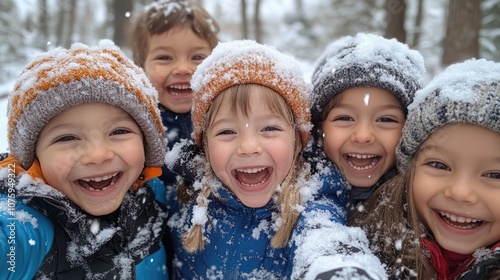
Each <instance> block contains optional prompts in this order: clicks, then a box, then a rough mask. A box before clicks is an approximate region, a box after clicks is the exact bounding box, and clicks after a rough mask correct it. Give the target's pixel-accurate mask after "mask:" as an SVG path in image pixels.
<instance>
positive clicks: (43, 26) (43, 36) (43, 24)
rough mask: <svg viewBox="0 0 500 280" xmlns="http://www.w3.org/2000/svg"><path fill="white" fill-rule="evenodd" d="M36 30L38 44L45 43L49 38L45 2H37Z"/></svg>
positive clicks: (43, 0) (45, 0) (44, 0)
mask: <svg viewBox="0 0 500 280" xmlns="http://www.w3.org/2000/svg"><path fill="white" fill-rule="evenodd" d="M38 11H39V12H38V28H39V31H40V32H39V33H38V36H39V39H38V41H40V42H45V43H46V42H47V41H48V38H49V15H48V13H47V0H39V1H38Z"/></svg>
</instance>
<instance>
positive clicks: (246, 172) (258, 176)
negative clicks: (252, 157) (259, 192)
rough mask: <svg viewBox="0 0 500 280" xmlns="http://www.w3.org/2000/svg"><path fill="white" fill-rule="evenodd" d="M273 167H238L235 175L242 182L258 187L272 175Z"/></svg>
mask: <svg viewBox="0 0 500 280" xmlns="http://www.w3.org/2000/svg"><path fill="white" fill-rule="evenodd" d="M271 173H272V169H271V168H269V167H260V168H249V169H236V170H235V171H233V176H234V178H236V180H238V182H239V183H240V184H242V185H243V186H246V187H256V186H260V185H262V184H264V183H265V182H266V181H267V179H269V177H270V176H271Z"/></svg>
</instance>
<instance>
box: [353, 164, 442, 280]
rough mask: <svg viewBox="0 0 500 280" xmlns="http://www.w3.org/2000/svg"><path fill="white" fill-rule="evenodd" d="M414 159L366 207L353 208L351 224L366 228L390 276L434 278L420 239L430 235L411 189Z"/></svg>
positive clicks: (374, 194)
mask: <svg viewBox="0 0 500 280" xmlns="http://www.w3.org/2000/svg"><path fill="white" fill-rule="evenodd" d="M415 162H416V156H414V157H413V159H412V162H411V164H410V165H409V167H408V169H407V170H404V171H403V172H401V173H400V174H398V175H396V176H395V177H394V178H392V179H390V180H389V181H387V182H385V183H384V184H383V185H382V186H380V188H378V189H377V190H376V191H375V192H374V193H373V194H372V196H370V198H369V199H368V200H367V201H366V203H365V205H364V207H362V208H357V209H354V210H353V211H354V212H353V213H352V215H351V217H350V220H349V225H351V226H360V227H361V228H363V229H364V230H365V232H366V233H367V236H368V238H369V239H370V247H371V249H372V250H373V251H374V252H375V253H376V255H377V256H378V257H379V258H380V259H381V261H382V262H383V263H385V264H386V265H387V270H388V271H387V272H388V273H389V275H396V276H398V277H400V278H403V279H404V278H414V279H416V278H418V279H431V278H432V277H434V276H435V272H434V269H433V267H432V265H431V263H430V260H429V257H428V256H427V255H426V253H425V250H423V249H422V247H421V246H420V241H419V240H420V238H422V237H430V234H429V233H428V231H427V230H426V228H425V227H424V226H423V225H422V223H421V222H420V218H419V215H418V212H417V209H416V207H415V203H414V199H413V192H412V182H413V178H414V170H415Z"/></svg>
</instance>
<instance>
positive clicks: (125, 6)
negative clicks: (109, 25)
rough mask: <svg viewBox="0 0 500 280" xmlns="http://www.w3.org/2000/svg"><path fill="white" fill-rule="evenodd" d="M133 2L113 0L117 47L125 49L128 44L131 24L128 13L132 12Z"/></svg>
mask: <svg viewBox="0 0 500 280" xmlns="http://www.w3.org/2000/svg"><path fill="white" fill-rule="evenodd" d="M132 9H133V3H132V0H113V14H114V20H113V30H114V33H113V41H114V42H115V44H116V45H117V46H121V47H124V46H126V44H127V33H126V31H127V27H128V24H130V22H129V20H128V17H127V13H128V12H132Z"/></svg>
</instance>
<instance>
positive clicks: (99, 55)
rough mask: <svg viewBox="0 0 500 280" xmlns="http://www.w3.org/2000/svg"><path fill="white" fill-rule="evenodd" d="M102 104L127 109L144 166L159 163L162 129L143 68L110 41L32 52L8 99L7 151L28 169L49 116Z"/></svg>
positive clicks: (162, 152) (154, 93) (162, 154)
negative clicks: (137, 129) (142, 146)
mask: <svg viewBox="0 0 500 280" xmlns="http://www.w3.org/2000/svg"><path fill="white" fill-rule="evenodd" d="M91 102H99V103H106V104H110V105H113V106H116V107H119V108H121V109H123V110H124V111H125V112H127V113H128V114H130V116H132V118H134V120H135V121H136V122H137V124H138V125H139V127H140V128H141V130H142V132H143V134H144V138H145V152H146V161H145V165H147V166H162V165H163V164H164V158H165V150H166V148H165V140H164V134H165V131H164V128H163V125H162V122H161V118H160V114H159V110H158V107H157V103H158V93H157V91H156V90H155V89H154V87H153V86H152V85H151V83H150V81H149V79H148V78H147V77H146V75H145V74H144V72H143V70H142V69H141V68H139V67H138V66H136V65H135V64H134V63H133V62H132V61H131V60H130V59H128V58H127V57H126V56H125V54H124V53H123V52H122V51H121V50H120V49H119V48H118V47H117V46H115V44H114V43H113V42H112V41H110V40H102V41H100V42H99V45H98V46H96V47H89V46H86V45H84V44H81V43H75V44H73V45H72V46H71V48H70V49H63V48H57V49H54V50H51V51H49V52H46V53H43V54H41V55H39V56H37V57H36V58H35V59H34V60H33V61H31V62H30V63H29V64H28V65H27V66H26V68H25V69H24V70H23V72H22V73H21V75H20V76H19V78H18V79H17V82H16V84H15V85H14V89H13V91H12V92H11V94H10V96H9V103H8V113H7V117H8V141H9V149H10V152H11V153H12V154H13V155H14V156H15V157H16V158H17V159H18V160H19V161H20V162H21V165H22V166H23V167H24V168H26V169H27V168H29V167H30V166H31V165H32V163H33V161H34V159H35V145H36V141H37V138H38V134H39V133H40V131H41V130H42V129H43V127H44V126H45V125H46V124H47V123H48V122H49V121H50V119H51V118H53V117H55V116H56V115H57V114H59V113H61V112H63V111H64V110H66V109H68V108H70V107H73V106H77V105H80V104H83V103H91Z"/></svg>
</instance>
